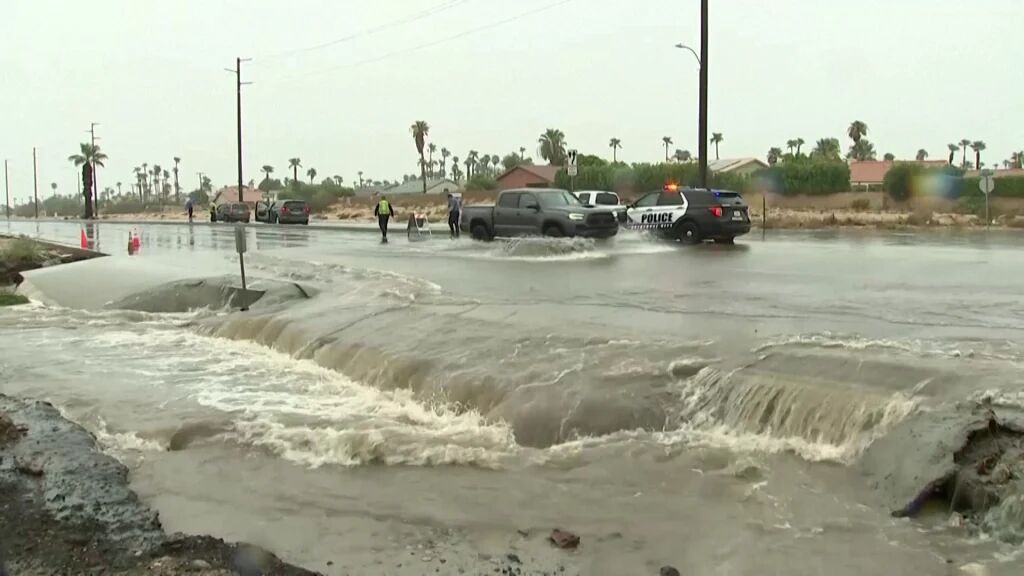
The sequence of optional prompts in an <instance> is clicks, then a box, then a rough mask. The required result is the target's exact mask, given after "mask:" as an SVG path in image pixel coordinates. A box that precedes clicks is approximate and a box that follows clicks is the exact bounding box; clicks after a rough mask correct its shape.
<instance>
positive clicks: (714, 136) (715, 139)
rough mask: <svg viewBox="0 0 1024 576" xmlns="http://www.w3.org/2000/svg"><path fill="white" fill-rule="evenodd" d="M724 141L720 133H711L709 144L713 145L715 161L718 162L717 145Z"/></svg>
mask: <svg viewBox="0 0 1024 576" xmlns="http://www.w3.org/2000/svg"><path fill="white" fill-rule="evenodd" d="M724 141H725V138H723V137H722V133H721V132H712V133H711V143H712V144H714V145H715V160H718V145H719V144H721V143H722V142H724Z"/></svg>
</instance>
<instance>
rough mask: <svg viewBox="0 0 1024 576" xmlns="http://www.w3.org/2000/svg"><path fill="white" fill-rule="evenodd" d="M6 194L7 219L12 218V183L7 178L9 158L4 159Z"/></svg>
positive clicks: (5, 209) (5, 208)
mask: <svg viewBox="0 0 1024 576" xmlns="http://www.w3.org/2000/svg"><path fill="white" fill-rule="evenodd" d="M4 194H6V199H5V200H4V211H5V212H6V213H7V219H8V220H10V219H11V183H10V181H9V180H8V179H7V160H6V159H4Z"/></svg>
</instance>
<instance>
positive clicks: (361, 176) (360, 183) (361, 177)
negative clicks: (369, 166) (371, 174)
mask: <svg viewBox="0 0 1024 576" xmlns="http://www.w3.org/2000/svg"><path fill="white" fill-rule="evenodd" d="M359 187H360V188H362V187H363V171H362V170H360V171H359Z"/></svg>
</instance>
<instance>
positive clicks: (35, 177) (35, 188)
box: [32, 146, 39, 220]
mask: <svg viewBox="0 0 1024 576" xmlns="http://www.w3.org/2000/svg"><path fill="white" fill-rule="evenodd" d="M32 196H33V197H34V198H35V202H36V220H39V171H38V169H37V167H36V147H35V146H33V147H32Z"/></svg>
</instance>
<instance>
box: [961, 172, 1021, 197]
mask: <svg viewBox="0 0 1024 576" xmlns="http://www.w3.org/2000/svg"><path fill="white" fill-rule="evenodd" d="M995 180H996V187H995V190H993V191H992V196H996V197H998V198H1024V176H1003V177H1002V178H996V179H995ZM979 181H980V178H964V179H963V188H962V190H963V193H964V194H974V193H978V194H981V189H980V188H978V182H979Z"/></svg>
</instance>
